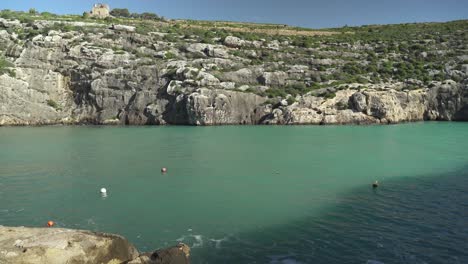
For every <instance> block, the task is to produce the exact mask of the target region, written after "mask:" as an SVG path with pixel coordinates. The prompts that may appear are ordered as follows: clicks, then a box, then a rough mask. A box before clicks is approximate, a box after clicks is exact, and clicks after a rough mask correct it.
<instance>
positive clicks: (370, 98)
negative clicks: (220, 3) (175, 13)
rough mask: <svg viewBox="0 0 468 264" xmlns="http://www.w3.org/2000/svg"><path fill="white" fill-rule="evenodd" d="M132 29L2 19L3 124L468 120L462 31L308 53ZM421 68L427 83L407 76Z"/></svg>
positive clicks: (169, 28)
mask: <svg viewBox="0 0 468 264" xmlns="http://www.w3.org/2000/svg"><path fill="white" fill-rule="evenodd" d="M58 18H60V17H58ZM58 18H57V19H58ZM129 21H130V20H129ZM128 23H130V24H131V25H128V26H126V27H119V26H118V25H112V27H109V26H108V25H106V24H103V23H101V22H100V23H89V22H68V21H67V22H64V21H54V20H43V19H38V20H35V21H29V22H22V21H19V20H15V19H0V50H1V51H2V54H3V56H4V57H3V58H2V63H1V64H2V67H3V68H1V67H0V70H1V72H0V73H3V74H2V75H0V126H17V125H18V126H19V125H21V126H23V125H54V124H65V125H79V124H93V125H196V126H204V125H272V124H279V125H299V124H300V125H328V124H358V125H361V124H394V123H401V122H412V121H423V120H440V121H467V120H468V81H467V76H468V64H465V63H467V60H468V57H467V56H466V55H459V54H463V47H465V46H466V45H465V46H463V45H464V43H465V42H464V39H463V38H462V37H460V36H463V35H460V34H463V30H462V31H461V33H460V32H459V33H457V32H458V31H460V30H458V31H455V30H453V32H452V31H450V32H449V33H447V34H446V35H444V36H445V38H446V39H448V40H438V39H437V38H438V36H431V37H433V38H434V39H428V40H425V41H426V42H425V44H424V45H425V46H423V45H421V44H414V46H415V48H413V49H414V51H413V50H411V48H412V47H413V46H410V48H407V49H406V48H405V49H403V48H402V46H404V47H407V46H408V45H409V44H411V43H413V42H414V43H419V42H421V41H420V40H418V36H419V35H418V34H416V35H414V36H409V35H408V40H407V41H406V40H405V41H401V43H400V42H397V43H394V42H391V41H374V42H370V44H365V45H364V44H363V43H361V42H360V40H359V41H353V42H349V43H348V42H344V40H341V39H339V38H338V37H337V36H339V35H336V36H324V37H322V38H324V39H319V40H317V41H318V42H317V43H316V45H317V47H308V45H305V44H304V43H302V44H301V43H299V44H298V43H296V42H297V39H291V38H292V37H288V38H283V40H282V41H280V40H281V39H278V38H280V36H261V37H264V39H262V38H259V40H245V39H241V38H239V37H236V36H230V35H228V36H226V37H224V38H223V39H221V38H217V37H216V36H214V37H212V38H209V39H206V38H204V39H202V37H200V36H197V35H193V34H194V33H193V32H191V33H193V34H192V35H190V34H189V33H188V32H185V31H183V30H188V29H180V27H175V26H174V25H173V24H170V23H164V22H160V24H154V25H153V27H151V28H149V29H148V27H149V26H148V25H147V24H148V23H149V22H145V23H147V24H144V26H145V28H144V29H145V30H143V27H142V25H141V24H137V22H132V21H130V22H128ZM132 23H134V24H132ZM138 23H141V22H138ZM463 23H466V22H463ZM127 28H131V30H130V29H127ZM176 30H179V31H180V32H176V33H174V32H175V31H176ZM356 30H360V29H356ZM168 32H169V33H168ZM171 32H172V33H171ZM223 32H224V31H223ZM202 33H203V32H202ZM204 34H205V35H206V34H207V33H206V32H205V33H204ZM223 34H226V33H225V32H224V33H223ZM227 34H229V33H227ZM376 34H377V33H376ZM421 34H422V33H421ZM457 34H458V35H457ZM317 38H318V37H317ZM333 38H334V39H333ZM411 38H415V39H411ZM427 38H429V37H427ZM288 39H289V40H288ZM312 40H314V39H312ZM418 41H419V42H418ZM395 45H396V46H397V47H396V48H394V46H395ZM418 45H419V46H418ZM426 46H427V47H426ZM390 48H394V49H395V50H398V51H399V53H396V52H393V53H390V52H388V51H386V50H388V49H390ZM442 49H443V50H442ZM381 50H384V51H381ZM389 60H395V62H394V63H393V64H392V65H391V66H388V65H387V64H388V61H389ZM386 63H387V64H386ZM374 64H375V65H374ZM413 64H414V65H416V64H418V65H419V64H420V65H421V66H417V67H420V68H417V69H415V70H414V69H412V71H414V72H415V73H420V74H422V75H424V76H423V77H424V79H427V80H426V81H422V80H419V79H412V78H405V79H404V80H400V79H401V76H399V75H398V74H400V75H402V74H404V73H401V71H409V70H408V69H407V68H405V67H410V68H411V67H413V68H414V67H416V66H412V65H413ZM386 65H387V66H386ZM408 65H409V66H408ZM385 67H387V68H385ZM360 68H366V69H373V68H376V69H375V70H374V71H375V72H368V70H361V69H360ZM354 72H355V74H354ZM343 76H344V77H343ZM385 76H386V77H385ZM404 76H406V75H404ZM384 77H385V78H384ZM340 78H342V79H343V78H344V79H343V80H340ZM429 79H431V81H428V80H429ZM356 80H357V81H356Z"/></svg>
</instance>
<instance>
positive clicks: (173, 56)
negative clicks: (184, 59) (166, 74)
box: [164, 51, 177, 60]
mask: <svg viewBox="0 0 468 264" xmlns="http://www.w3.org/2000/svg"><path fill="white" fill-rule="evenodd" d="M176 57H177V56H176V55H175V54H174V53H172V52H169V51H168V52H166V53H165V54H164V58H165V59H167V60H171V59H175V58H176Z"/></svg>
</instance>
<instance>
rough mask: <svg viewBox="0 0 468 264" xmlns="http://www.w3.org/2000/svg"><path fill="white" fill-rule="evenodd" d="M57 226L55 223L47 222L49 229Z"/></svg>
mask: <svg viewBox="0 0 468 264" xmlns="http://www.w3.org/2000/svg"><path fill="white" fill-rule="evenodd" d="M54 225H55V223H54V221H49V222H47V226H48V227H53V226H54Z"/></svg>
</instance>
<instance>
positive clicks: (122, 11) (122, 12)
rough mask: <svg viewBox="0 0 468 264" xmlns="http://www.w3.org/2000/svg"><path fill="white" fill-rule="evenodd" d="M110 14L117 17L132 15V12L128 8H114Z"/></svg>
mask: <svg viewBox="0 0 468 264" xmlns="http://www.w3.org/2000/svg"><path fill="white" fill-rule="evenodd" d="M110 14H111V16H115V17H130V12H129V11H128V9H127V8H114V9H112V11H110Z"/></svg>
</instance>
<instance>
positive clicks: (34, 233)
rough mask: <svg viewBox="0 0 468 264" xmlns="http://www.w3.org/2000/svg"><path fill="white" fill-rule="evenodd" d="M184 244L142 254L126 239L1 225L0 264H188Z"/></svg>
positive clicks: (69, 231) (116, 236)
mask: <svg viewBox="0 0 468 264" xmlns="http://www.w3.org/2000/svg"><path fill="white" fill-rule="evenodd" d="M189 256H190V248H189V247H188V246H186V245H184V244H179V245H177V246H175V247H172V248H168V249H162V250H157V251H155V252H151V253H143V254H139V253H138V251H137V249H136V248H135V247H134V246H133V245H131V244H130V243H129V242H128V241H127V240H126V239H125V238H123V237H121V236H118V235H113V234H106V233H96V232H90V231H83V230H71V229H63V228H28V227H4V226H0V263H5V264H8V263H12V264H13V263H21V264H43V263H48V264H63V263H70V264H75V263H76V264H86V263H89V264H95V263H103V264H118V263H133V264H162V263H166V264H187V263H189Z"/></svg>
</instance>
